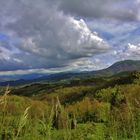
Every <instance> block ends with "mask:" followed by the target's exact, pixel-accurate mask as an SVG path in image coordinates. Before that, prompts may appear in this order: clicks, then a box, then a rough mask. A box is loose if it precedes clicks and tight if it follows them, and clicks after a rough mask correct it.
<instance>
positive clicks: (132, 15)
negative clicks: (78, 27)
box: [56, 0, 140, 20]
mask: <svg viewBox="0 0 140 140" xmlns="http://www.w3.org/2000/svg"><path fill="white" fill-rule="evenodd" d="M56 1H57V0H56ZM58 3H59V7H60V9H62V10H64V11H65V12H66V13H70V14H74V15H76V16H82V17H86V18H87V17H90V18H113V19H120V20H138V19H139V4H140V3H139V1H138V0H123V1H122V0H117V1H116V0H59V2H58Z"/></svg>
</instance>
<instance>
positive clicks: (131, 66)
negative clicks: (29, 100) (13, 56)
mask: <svg viewBox="0 0 140 140" xmlns="http://www.w3.org/2000/svg"><path fill="white" fill-rule="evenodd" d="M139 70H140V61H139V60H124V61H119V62H116V63H114V64H113V65H111V66H110V67H108V68H106V69H102V70H98V71H85V72H77V73H76V72H63V73H56V74H50V75H49V74H46V75H41V74H37V75H36V76H35V74H32V75H26V76H25V75H24V76H22V77H21V79H20V78H19V77H18V78H19V79H17V80H10V81H5V82H4V81H1V82H0V85H1V86H6V85H11V86H16V85H22V84H29V83H35V82H57V81H63V80H70V79H74V78H85V77H91V76H93V77H99V76H100V77H107V76H112V75H116V74H119V73H123V74H126V72H130V71H139ZM3 78H4V77H3Z"/></svg>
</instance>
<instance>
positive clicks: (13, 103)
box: [0, 73, 140, 140]
mask: <svg viewBox="0 0 140 140" xmlns="http://www.w3.org/2000/svg"><path fill="white" fill-rule="evenodd" d="M131 76H132V75H131ZM127 78H128V79H129V80H130V79H131V78H130V77H126V78H124V77H123V78H122V77H121V78H118V77H117V79H116V77H115V80H114V79H113V80H112V78H111V77H110V78H109V79H106V80H103V81H102V79H100V80H99V79H98V80H97V79H96V82H95V79H94V80H93V79H92V80H91V79H90V80H89V79H88V80H87V81H88V83H87V82H85V81H86V80H84V81H80V82H79V83H75V84H74V85H73V84H71V85H69V84H68V85H66V84H61V85H56V84H55V85H51V86H49V87H46V86H45V85H41V87H40V86H38V85H36V86H38V87H37V88H36V89H40V90H37V91H38V92H37V93H33V92H35V87H34V88H33V87H32V86H31V85H30V86H28V88H30V89H32V90H33V91H32V92H31V91H30V96H27V95H26V93H25V94H23V93H24V90H23V89H25V87H20V88H19V90H18V92H17V91H16V93H18V94H17V95H18V96H17V95H13V94H12V91H10V89H11V88H7V89H6V90H5V92H4V93H3V95H1V96H0V124H1V125H0V139H1V140H140V74H139V73H135V75H133V78H132V79H133V80H130V81H129V82H128V81H127V80H126V79H127ZM122 81H123V82H122ZM124 81H127V82H124ZM97 83H98V84H97ZM42 87H43V88H42ZM51 87H52V88H51ZM28 88H27V89H28ZM27 89H26V90H27ZM12 90H13V88H12ZM26 90H25V92H26ZM3 91H4V90H3V89H2V92H3ZM20 92H21V95H20ZM31 93H32V94H31ZM19 95H20V96H19Z"/></svg>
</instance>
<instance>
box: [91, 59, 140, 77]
mask: <svg viewBox="0 0 140 140" xmlns="http://www.w3.org/2000/svg"><path fill="white" fill-rule="evenodd" d="M139 70H140V60H124V61H119V62H116V63H114V64H113V65H111V66H110V67H108V68H106V69H103V70H99V71H93V72H92V73H93V74H95V75H98V76H110V75H115V74H118V73H121V72H129V71H139Z"/></svg>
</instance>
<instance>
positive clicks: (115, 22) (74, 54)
mask: <svg viewBox="0 0 140 140" xmlns="http://www.w3.org/2000/svg"><path fill="white" fill-rule="evenodd" d="M139 9H140V2H139V0H124V1H122V0H117V1H116V0H18V1H17V0H0V64H1V66H0V71H1V72H2V74H3V72H4V71H7V74H10V73H12V71H15V72H16V73H18V74H20V73H21V74H22V73H32V72H38V71H40V72H42V73H44V72H46V73H47V72H50V71H55V72H56V71H71V70H77V71H81V70H95V69H100V68H104V67H107V66H108V64H111V63H112V62H114V61H117V60H120V58H122V57H123V54H124V56H127V55H128V54H131V55H128V57H125V58H129V56H132V55H133V58H139V56H138V54H137V53H138V48H139V45H136V46H137V47H136V48H135V51H136V50H137V53H136V52H135V51H134V48H133V49H132V48H131V47H130V46H132V45H130V44H129V45H128V47H126V45H127V44H128V43H129V42H130V43H131V44H139V43H140V42H139V39H140V38H139V35H140V33H139V27H140V24H139V19H140V10H139ZM113 52H115V53H113ZM104 54H105V55H104ZM115 55H118V56H119V57H116V56H115ZM99 56H100V57H99ZM120 56H121V57H120ZM113 57H114V58H113ZM99 58H100V59H99ZM2 74H1V75H2ZM13 74H14V72H13Z"/></svg>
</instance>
